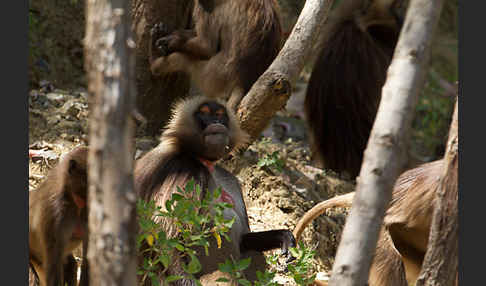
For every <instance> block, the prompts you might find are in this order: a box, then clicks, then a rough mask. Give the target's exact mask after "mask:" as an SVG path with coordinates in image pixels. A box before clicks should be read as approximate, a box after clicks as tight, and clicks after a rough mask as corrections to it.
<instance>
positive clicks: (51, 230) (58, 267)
mask: <svg viewBox="0 0 486 286" xmlns="http://www.w3.org/2000/svg"><path fill="white" fill-rule="evenodd" d="M87 154H88V148H87V147H77V148H75V149H73V150H72V151H70V152H69V153H67V154H65V155H64V156H63V157H62V158H61V160H60V162H59V164H58V165H57V166H56V167H55V168H54V169H52V170H51V171H50V172H49V173H48V175H47V178H46V180H45V181H44V182H43V183H42V184H41V185H40V186H39V188H38V189H37V190H34V191H31V192H30V193H29V264H30V265H29V266H30V267H33V269H34V271H35V275H37V277H35V278H37V279H34V280H38V281H39V284H40V285H41V286H48V285H51V286H59V285H64V283H67V284H68V285H76V283H77V263H76V261H75V259H74V256H73V255H72V252H73V250H74V249H75V248H76V247H78V246H79V245H80V244H81V243H82V242H83V241H86V230H87V210H86V194H87V171H86V160H87ZM83 255H84V254H83ZM83 260H84V259H83ZM35 275H29V276H35ZM81 275H84V274H83V273H82V274H81ZM29 280H30V279H29ZM35 283H36V282H35V281H31V282H29V284H31V285H32V284H35Z"/></svg>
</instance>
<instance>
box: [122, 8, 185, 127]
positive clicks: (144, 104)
mask: <svg viewBox="0 0 486 286" xmlns="http://www.w3.org/2000/svg"><path fill="white" fill-rule="evenodd" d="M192 6H193V1H192V0H132V1H131V8H130V10H131V11H130V12H131V17H132V30H133V31H134V33H135V38H136V40H135V42H136V45H137V49H136V68H135V69H136V75H137V79H136V81H137V94H138V96H137V108H138V110H139V111H140V113H141V114H142V115H143V116H144V117H145V119H147V125H146V128H145V130H143V131H144V132H146V133H150V134H155V133H157V132H159V131H160V130H161V128H162V127H164V125H165V123H166V122H167V120H168V119H169V115H170V108H171V103H172V102H173V101H174V99H176V98H181V97H184V96H186V95H187V94H188V92H189V87H190V81H189V76H187V75H185V74H183V73H173V74H169V75H166V76H163V77H161V76H157V77H154V76H152V73H151V71H150V64H149V56H148V47H149V44H150V43H149V41H150V29H151V28H152V27H153V25H154V24H155V23H158V22H161V21H162V22H164V23H165V24H166V25H167V27H168V29H169V30H170V31H173V30H176V29H180V28H189V26H190V25H191V19H192V18H191V16H192V14H191V13H192Z"/></svg>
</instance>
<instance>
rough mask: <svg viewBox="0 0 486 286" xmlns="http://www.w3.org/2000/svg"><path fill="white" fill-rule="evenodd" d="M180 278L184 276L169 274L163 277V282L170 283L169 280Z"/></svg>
mask: <svg viewBox="0 0 486 286" xmlns="http://www.w3.org/2000/svg"><path fill="white" fill-rule="evenodd" d="M182 278H184V277H183V276H181V275H169V276H167V278H166V279H165V282H167V283H170V282H174V281H177V280H180V279H182Z"/></svg>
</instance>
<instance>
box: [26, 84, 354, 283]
mask: <svg viewBox="0 0 486 286" xmlns="http://www.w3.org/2000/svg"><path fill="white" fill-rule="evenodd" d="M304 90H305V85H304V84H298V85H297V88H296V90H295V91H294V95H293V97H292V98H291V100H289V104H288V106H287V108H286V110H285V111H282V112H279V113H278V114H277V116H276V117H275V119H274V120H273V121H272V122H271V124H270V126H269V128H267V129H266V130H265V132H264V133H263V134H264V135H265V137H264V138H263V139H261V140H259V141H257V142H255V143H254V144H252V145H251V146H250V147H249V148H248V149H247V150H246V151H245V152H244V153H242V154H238V155H237V156H234V157H233V158H231V159H229V160H226V161H224V162H221V164H222V165H224V166H225V167H226V168H227V169H228V170H229V171H231V172H232V173H234V174H235V175H236V176H237V177H238V178H239V179H240V182H241V185H242V189H243V193H244V199H245V202H246V205H247V209H248V215H249V221H250V227H251V229H252V230H253V231H261V230H268V229H275V228H288V229H290V230H293V229H294V227H295V225H296V224H297V221H298V219H299V218H300V217H301V216H302V215H303V214H304V213H305V212H306V211H307V210H309V209H310V208H311V207H312V206H314V205H315V204H316V203H318V202H320V201H322V200H325V199H327V198H330V197H333V196H335V195H337V194H343V193H347V192H350V191H353V190H354V183H353V182H349V181H345V180H342V179H340V178H338V177H337V176H336V175H335V174H332V172H330V171H324V170H322V169H319V168H316V167H315V166H314V165H313V163H312V160H311V152H310V150H309V144H308V136H307V133H306V128H305V125H304V121H303V120H302V119H301V118H300V117H299V116H301V115H302V110H301V106H302V94H303V91H304ZM88 115H89V109H88V103H87V94H86V91H84V90H82V89H79V90H59V89H55V88H54V87H53V86H52V85H51V84H48V83H46V84H45V85H44V86H43V87H42V88H41V89H36V90H31V92H30V96H29V149H31V150H37V151H41V152H40V154H37V155H35V156H33V157H31V158H30V160H29V191H35V188H36V187H37V186H38V185H39V183H40V182H41V181H42V180H43V179H44V176H45V175H46V173H47V171H48V170H49V169H50V168H52V167H53V166H54V165H55V164H56V163H57V161H58V160H59V157H60V156H61V155H62V154H63V153H65V152H67V151H68V150H71V149H72V148H74V147H75V146H77V145H87V144H88V142H87V140H88V135H87V134H88ZM137 133H140V132H137ZM157 143H158V138H154V137H147V136H137V137H136V148H137V151H136V158H138V157H139V156H141V155H142V154H143V153H144V152H146V151H147V150H149V149H151V148H153V147H154V146H155V145H156V144H157ZM274 152H276V153H275V154H276V155H277V157H278V158H279V159H280V161H281V162H282V165H283V166H282V169H281V170H279V169H278V168H276V167H275V166H272V165H267V166H261V167H260V166H259V165H258V162H259V161H260V160H261V159H262V158H264V157H265V156H266V155H270V154H273V153H274ZM346 214H347V210H346V209H339V208H336V209H334V210H329V211H328V212H327V213H326V215H323V216H321V217H319V218H318V219H317V220H315V221H314V222H313V224H312V225H311V226H310V227H308V228H307V229H306V230H305V232H304V234H303V240H304V242H305V244H306V245H307V246H311V247H312V248H315V251H316V256H315V259H314V260H315V261H314V263H313V271H315V272H321V274H320V275H324V276H326V275H327V273H328V272H329V271H330V269H331V266H332V263H333V261H334V255H335V252H336V248H337V242H338V239H339V237H340V234H341V231H342V227H343V225H344V221H345V217H346ZM277 251H279V250H277ZM276 279H277V281H279V282H280V283H281V284H282V285H294V284H293V283H292V282H291V280H290V279H289V278H288V277H286V276H285V273H283V272H279V274H278V277H277V278H276Z"/></svg>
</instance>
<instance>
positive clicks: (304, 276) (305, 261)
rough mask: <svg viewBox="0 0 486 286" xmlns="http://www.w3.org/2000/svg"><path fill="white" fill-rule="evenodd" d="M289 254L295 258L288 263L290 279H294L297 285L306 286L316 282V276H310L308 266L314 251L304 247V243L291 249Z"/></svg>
mask: <svg viewBox="0 0 486 286" xmlns="http://www.w3.org/2000/svg"><path fill="white" fill-rule="evenodd" d="M290 253H291V254H292V256H293V257H294V258H295V260H294V261H292V262H291V263H289V265H288V266H287V267H288V270H289V273H290V275H289V276H291V277H293V278H294V281H295V283H297V285H302V286H307V285H310V284H312V283H313V282H314V280H316V274H310V275H309V273H310V266H311V264H310V263H311V261H312V258H313V257H314V255H315V253H316V252H315V251H314V250H311V249H309V248H307V247H305V246H304V243H303V242H302V241H301V242H299V247H295V248H291V249H290Z"/></svg>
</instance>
